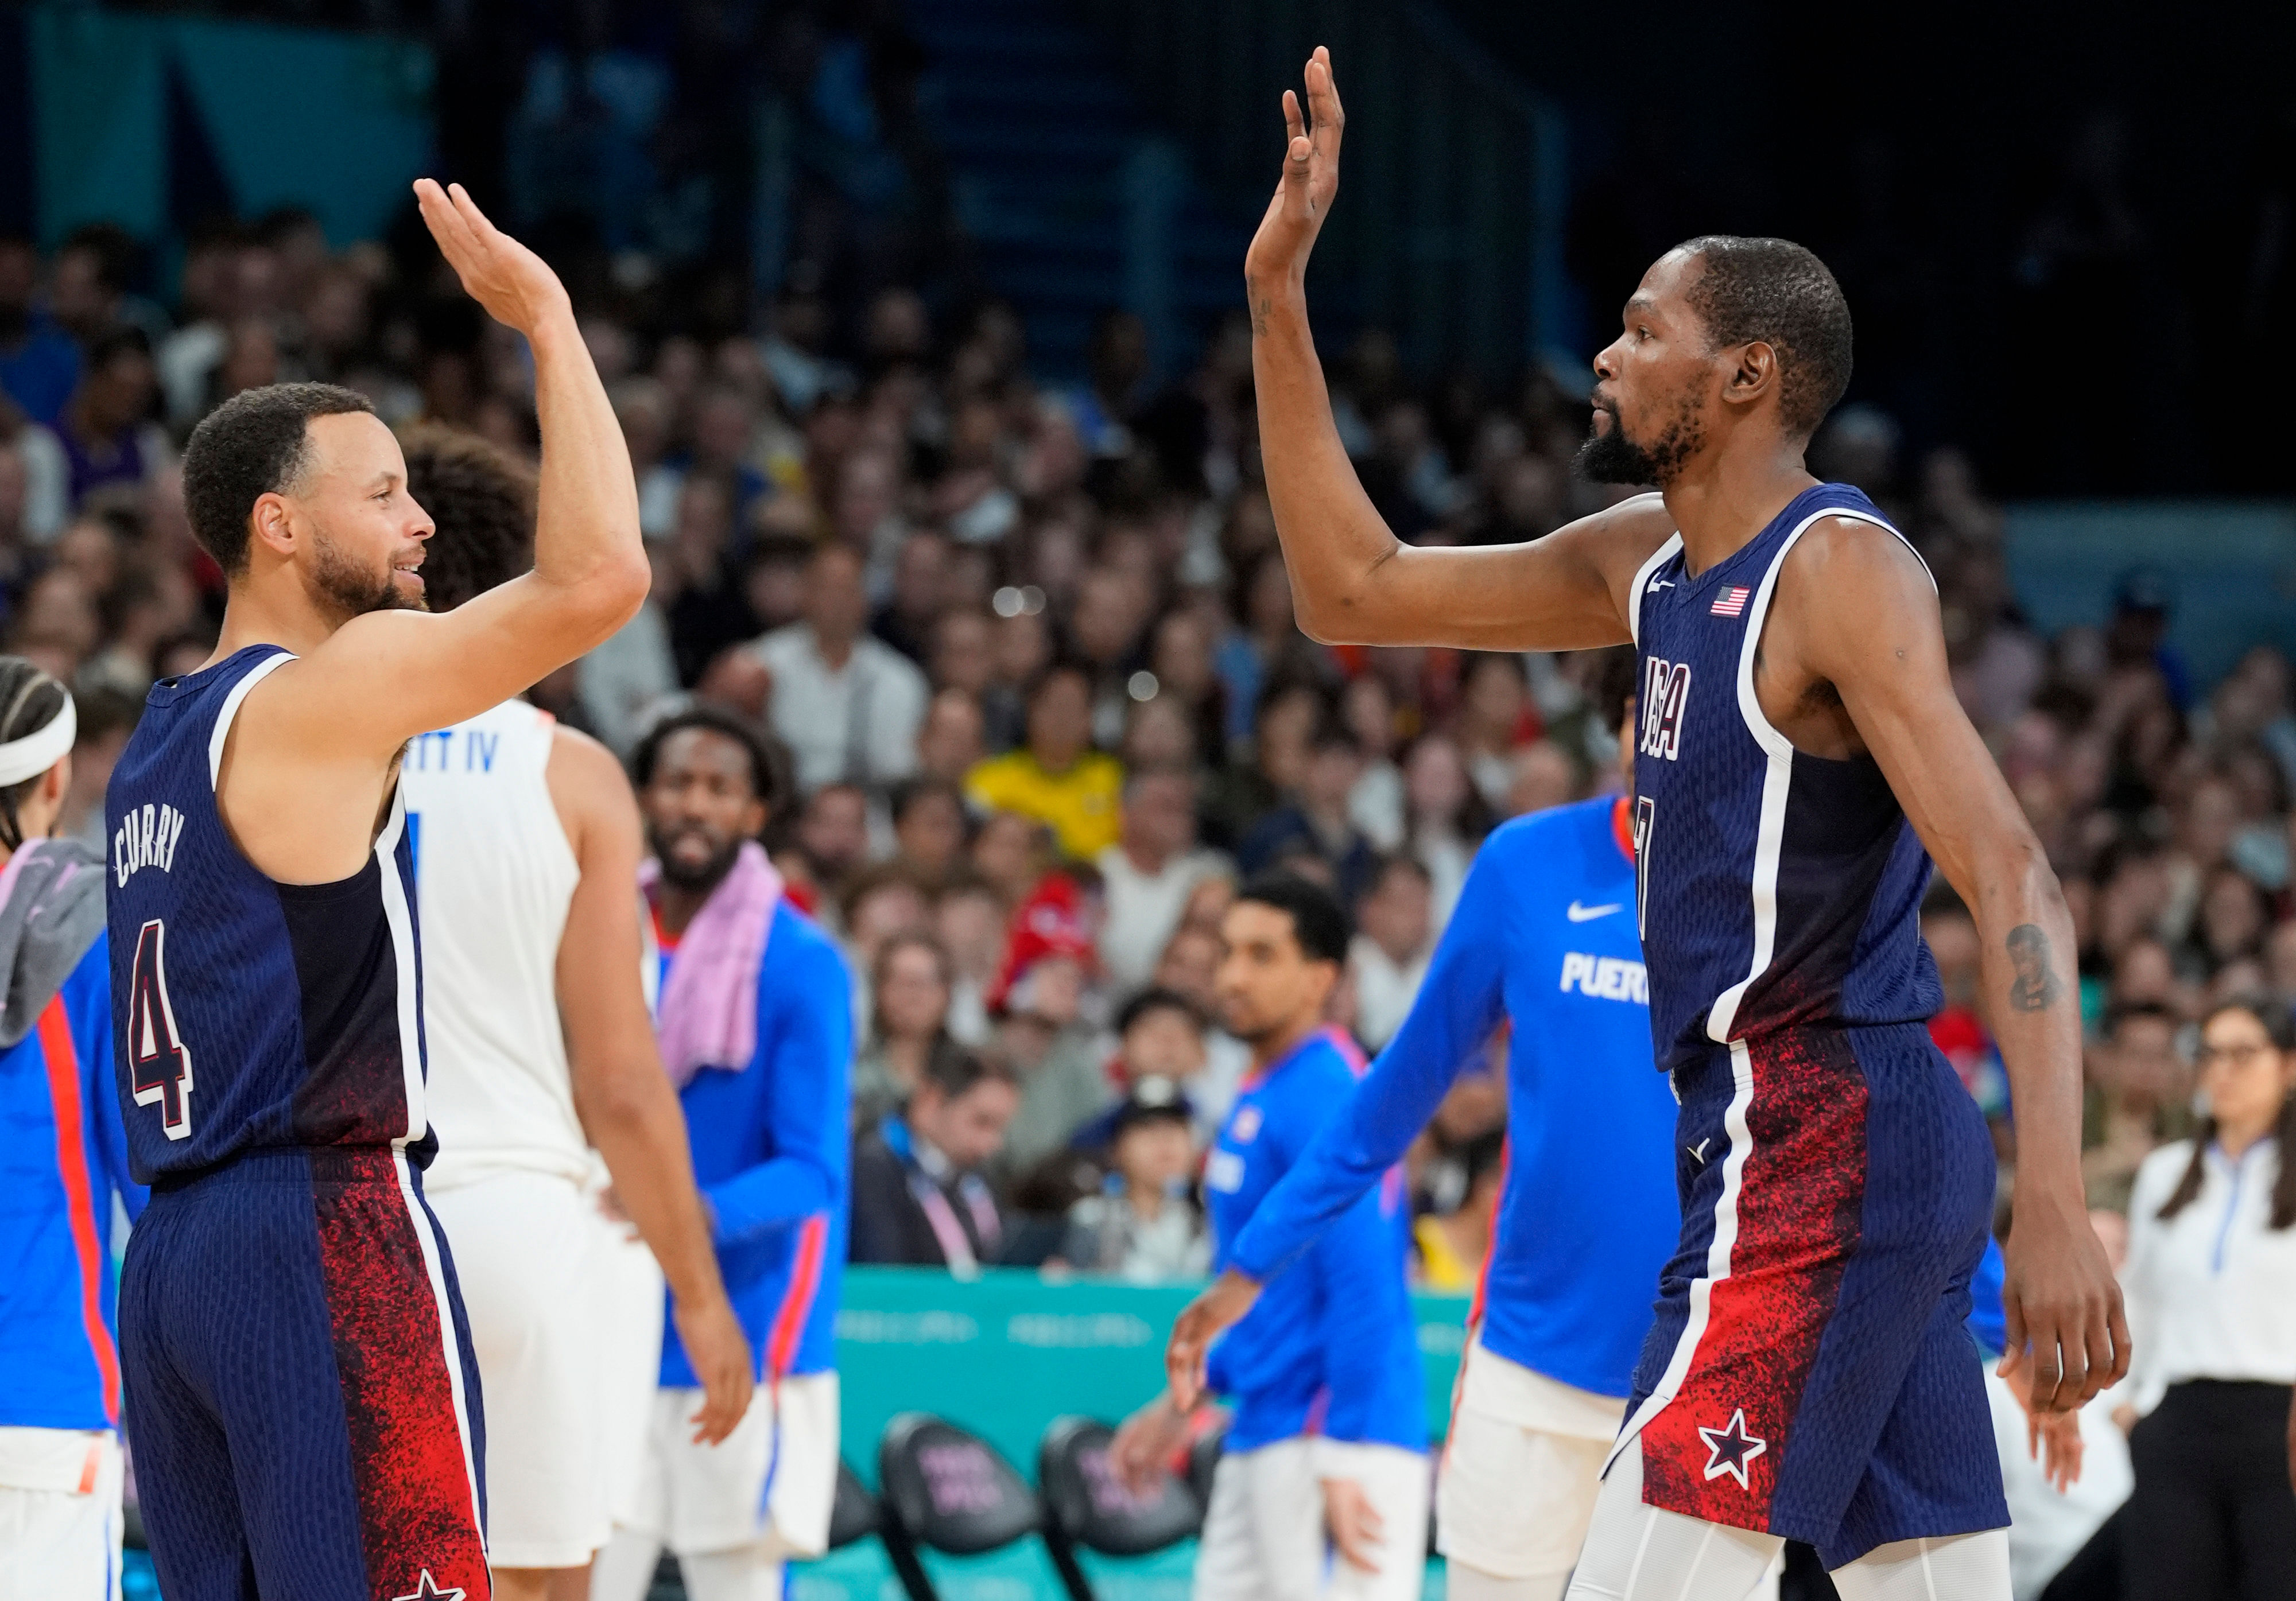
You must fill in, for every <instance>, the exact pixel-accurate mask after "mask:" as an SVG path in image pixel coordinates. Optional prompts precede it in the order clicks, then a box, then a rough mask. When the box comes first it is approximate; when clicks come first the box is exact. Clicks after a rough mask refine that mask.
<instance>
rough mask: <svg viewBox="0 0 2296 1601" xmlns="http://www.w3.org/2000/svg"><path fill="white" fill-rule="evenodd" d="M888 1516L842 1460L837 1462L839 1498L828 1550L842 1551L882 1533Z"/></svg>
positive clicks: (834, 1504) (833, 1512)
mask: <svg viewBox="0 0 2296 1601" xmlns="http://www.w3.org/2000/svg"><path fill="white" fill-rule="evenodd" d="M884 1526H885V1515H884V1512H883V1510H882V1509H881V1507H878V1505H877V1498H876V1497H875V1496H873V1495H871V1494H870V1493H869V1487H868V1486H867V1485H865V1484H864V1483H861V1475H860V1474H857V1473H855V1472H854V1471H853V1469H852V1468H851V1466H849V1465H848V1464H847V1462H846V1460H845V1458H842V1457H840V1458H838V1459H837V1499H836V1500H835V1501H833V1502H832V1503H831V1504H830V1508H829V1548H830V1549H831V1550H832V1551H841V1550H843V1549H844V1548H846V1547H848V1546H849V1545H854V1544H857V1543H858V1542H859V1541H861V1540H866V1539H868V1538H869V1537H870V1536H871V1535H872V1534H876V1533H879V1532H882V1530H883V1528H884Z"/></svg>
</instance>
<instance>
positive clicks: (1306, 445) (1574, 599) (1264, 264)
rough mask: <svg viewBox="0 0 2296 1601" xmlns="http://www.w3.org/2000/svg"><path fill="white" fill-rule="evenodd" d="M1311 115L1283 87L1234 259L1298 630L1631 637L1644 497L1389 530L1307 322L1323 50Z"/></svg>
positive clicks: (1486, 645) (1650, 510) (1452, 636)
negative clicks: (1555, 515) (1527, 526)
mask: <svg viewBox="0 0 2296 1601" xmlns="http://www.w3.org/2000/svg"><path fill="white" fill-rule="evenodd" d="M1307 87H1308V117H1307V118H1302V116H1301V113H1300V100H1299V96H1298V95H1297V94H1293V93H1292V91H1291V90H1289V89H1286V90H1285V91H1284V92H1283V120H1284V123H1285V125H1286V126H1287V127H1288V128H1289V130H1290V133H1291V142H1290V146H1289V149H1288V151H1287V152H1286V154H1285V156H1284V160H1283V181H1282V182H1281V183H1279V184H1277V185H1276V189H1275V198H1274V199H1273V200H1269V201H1268V204H1267V216H1264V217H1263V218H1261V220H1260V224H1259V233H1257V234H1256V235H1254V236H1253V238H1252V241H1251V251H1250V253H1249V254H1248V255H1247V256H1246V257H1244V267H1243V273H1244V287H1245V291H1246V294H1247V296H1248V298H1249V299H1250V302H1251V331H1252V340H1251V370H1252V378H1253V382H1254V385H1255V389H1256V393H1257V395H1258V399H1259V448H1260V457H1261V460H1262V462H1263V463H1264V464H1265V466H1266V469H1267V494H1268V501H1269V503H1270V505H1271V506H1272V507H1273V508H1274V510H1275V527H1276V532H1277V534H1278V535H1280V536H1281V537H1282V540H1283V561H1284V566H1285V567H1286V568H1288V569H1289V570H1290V572H1291V575H1292V600H1293V604H1294V606H1295V607H1296V608H1297V609H1298V611H1299V614H1300V627H1301V628H1303V629H1304V630H1306V631H1307V633H1308V634H1309V635H1310V636H1311V637H1313V638H1316V639H1318V640H1322V641H1326V642H1327V643H1334V644H1338V643H1347V644H1364V645H1453V646H1458V647H1460V648H1463V649H1487V650H1502V649H1514V650H1534V649H1535V650H1576V649H1586V648H1588V647H1592V646H1596V645H1615V644H1620V643H1621V642H1623V641H1625V640H1626V638H1627V632H1628V631H1627V611H1626V592H1627V586H1628V584H1631V583H1632V582H1633V580H1634V575H1635V573H1636V570H1637V569H1638V568H1640V567H1641V566H1642V564H1643V562H1644V560H1647V559H1648V557H1649V556H1650V554H1651V552H1652V551H1654V550H1656V549H1657V548H1658V547H1659V545H1660V544H1661V543H1663V542H1664V541H1665V539H1666V537H1667V535H1669V534H1670V533H1671V532H1673V524H1672V522H1671V521H1670V520H1669V519H1668V518H1667V516H1666V511H1665V508H1664V506H1663V505H1662V504H1661V503H1660V502H1659V501H1658V497H1657V496H1655V495H1651V496H1646V497H1644V498H1642V499H1640V500H1636V501H1632V502H1627V503H1626V504H1625V505H1622V506H1619V507H1615V508H1613V509H1611V511H1603V512H1599V513H1597V514H1596V515H1595V516H1593V517H1590V518H1587V519H1583V520H1582V521H1579V522H1577V523H1573V524H1571V525H1570V527H1567V528H1561V529H1558V530H1556V531H1555V532H1554V533H1553V534H1550V535H1547V536H1546V538H1544V539H1540V540H1536V541H1534V542H1532V543H1529V544H1516V545H1499V546H1492V547H1488V548H1482V549H1462V550H1455V549H1438V548H1429V549H1425V550H1421V549H1417V548H1415V547H1413V546H1410V545H1406V544H1405V543H1402V542H1401V541H1400V540H1398V539H1397V538H1396V536H1395V535H1394V534H1393V533H1392V532H1391V531H1390V529H1389V527H1388V526H1387V524H1386V523H1385V521H1383V520H1382V519H1381V517H1380V515H1379V512H1378V511H1377V510H1376V509H1375V508H1374V506H1373V505H1372V503H1371V499H1370V497H1369V496H1368V495H1366V494H1365V493H1364V489H1363V485H1362V483H1361V481H1360V480H1358V479H1357V477H1356V470H1355V466H1354V464H1353V463H1352V462H1349V460H1348V453H1347V451H1346V449H1345V448H1344V447H1343V446H1342V445H1341V443H1340V434H1339V429H1338V428H1337V427H1336V426H1335V425H1334V424H1333V421H1332V401H1331V396H1330V394H1329V393H1328V392H1327V391H1326V390H1325V388H1324V370H1323V367H1322V364H1321V363H1318V362H1317V361H1316V343H1315V339H1314V337H1313V335H1312V334H1311V333H1310V332H1309V331H1308V294H1307V274H1308V254H1309V252H1310V251H1311V250H1313V249H1314V248H1315V243H1316V233H1318V232H1319V231H1320V230H1321V229H1322V227H1323V225H1324V217H1325V216H1327V215H1328V214H1329V213H1330V210H1331V207H1332V201H1333V198H1334V197H1335V196H1336V195H1337V194H1338V192H1339V186H1340V135H1341V132H1342V131H1343V129H1344V128H1345V127H1346V122H1347V118H1346V114H1345V113H1344V112H1343V111H1342V110H1341V107H1340V95H1339V89H1338V87H1337V86H1336V85H1335V84H1334V83H1333V79H1332V58H1331V53H1330V52H1328V51H1326V50H1325V49H1324V48H1323V47H1322V46H1321V45H1318V46H1316V53H1315V55H1314V56H1313V57H1312V58H1311V59H1310V60H1309V61H1308V71H1307Z"/></svg>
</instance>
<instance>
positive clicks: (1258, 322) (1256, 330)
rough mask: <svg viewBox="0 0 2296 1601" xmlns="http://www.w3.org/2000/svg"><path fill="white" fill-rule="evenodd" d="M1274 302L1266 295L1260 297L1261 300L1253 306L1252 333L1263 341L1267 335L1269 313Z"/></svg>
mask: <svg viewBox="0 0 2296 1601" xmlns="http://www.w3.org/2000/svg"><path fill="white" fill-rule="evenodd" d="M1271 304H1272V302H1271V301H1270V300H1269V299H1268V298H1267V296H1266V295H1262V296H1260V297H1259V299H1258V300H1257V301H1255V302H1254V303H1253V304H1252V307H1251V331H1252V333H1253V334H1254V335H1256V336H1258V337H1259V338H1262V339H1265V338H1266V337H1267V312H1268V308H1269V306H1270V305H1271Z"/></svg>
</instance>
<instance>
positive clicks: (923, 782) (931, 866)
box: [892, 775, 965, 890]
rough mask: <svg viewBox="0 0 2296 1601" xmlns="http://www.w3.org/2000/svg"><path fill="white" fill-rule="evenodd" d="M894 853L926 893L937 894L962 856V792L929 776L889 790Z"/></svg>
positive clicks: (906, 782) (913, 779)
mask: <svg viewBox="0 0 2296 1601" xmlns="http://www.w3.org/2000/svg"><path fill="white" fill-rule="evenodd" d="M892 813H893V846H894V853H895V855H896V857H897V859H898V860H899V861H900V862H902V863H903V864H904V865H905V866H906V867H907V868H908V870H910V871H911V872H912V873H914V874H915V875H916V877H917V879H918V881H919V882H920V883H922V884H923V885H924V886H925V887H926V888H927V889H928V890H937V889H939V887H940V886H941V883H942V881H943V880H944V879H946V878H947V877H948V875H949V870H951V869H952V868H954V867H955V865H956V864H957V862H959V860H961V859H962V857H963V856H964V833H965V828H964V791H963V790H961V789H959V788H957V787H956V786H955V784H953V783H950V782H949V781H948V780H947V779H939V778H933V777H931V776H929V775H925V776H920V777H917V778H912V779H904V780H901V781H900V782H899V783H898V784H896V785H894V786H893V796H892Z"/></svg>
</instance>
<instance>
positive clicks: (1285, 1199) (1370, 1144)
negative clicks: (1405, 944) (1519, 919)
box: [1228, 837, 1507, 1284]
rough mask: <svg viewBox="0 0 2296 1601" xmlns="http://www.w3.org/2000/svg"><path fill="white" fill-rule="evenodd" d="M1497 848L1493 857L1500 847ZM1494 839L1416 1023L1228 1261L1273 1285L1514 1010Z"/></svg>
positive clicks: (1383, 1055) (1398, 1152) (1414, 1012)
mask: <svg viewBox="0 0 2296 1601" xmlns="http://www.w3.org/2000/svg"><path fill="white" fill-rule="evenodd" d="M1493 847H1497V848H1493ZM1505 854H1507V853H1506V851H1505V845H1504V844H1503V842H1501V841H1499V840H1497V838H1496V837H1495V838H1494V840H1493V844H1492V846H1489V847H1486V848H1485V850H1484V851H1483V852H1482V854H1480V855H1478V856H1477V857H1476V859H1475V864H1474V866H1473V868H1472V869H1471V870H1469V872H1468V874H1467V881H1466V883H1465V884H1464V886H1462V887H1461V889H1460V891H1459V904H1458V908H1457V910H1456V911H1454V912H1453V913H1452V915H1451V921H1450V925H1449V926H1448V927H1446V928H1445V929H1444V930H1443V937H1442V939H1441V941H1440V942H1439V943H1437V945H1436V947H1435V955H1434V959H1433V960H1431V962H1430V963H1429V964H1428V968H1427V977H1426V979H1425V980H1424V981H1423V983H1422V984H1420V986H1419V998H1418V999H1417V1000H1416V1001H1413V1002H1412V1003H1411V1011H1410V1014H1409V1015H1408V1016H1407V1017H1405V1018H1404V1020H1403V1025H1402V1027H1400V1028H1398V1030H1396V1033H1395V1037H1394V1038H1393V1039H1392V1040H1390V1041H1388V1045H1387V1049H1386V1050H1382V1051H1381V1052H1380V1053H1379V1059H1378V1060H1377V1061H1375V1062H1374V1063H1373V1064H1372V1066H1371V1071H1370V1072H1369V1073H1367V1074H1365V1075H1364V1078H1363V1082H1360V1083H1359V1084H1357V1086H1356V1087H1355V1091H1354V1093H1353V1094H1352V1095H1350V1096H1349V1098H1348V1101H1347V1104H1346V1105H1345V1106H1344V1107H1341V1110H1340V1112H1339V1114H1338V1115H1336V1116H1334V1117H1333V1118H1332V1119H1331V1121H1330V1122H1329V1123H1326V1124H1325V1125H1324V1130H1323V1131H1322V1133H1321V1134H1320V1135H1318V1136H1317V1137H1316V1140H1315V1142H1314V1143H1313V1144H1312V1145H1310V1146H1309V1147H1308V1150H1307V1152H1306V1154H1305V1155H1304V1156H1302V1157H1301V1158H1300V1161H1299V1163H1298V1164H1296V1165H1294V1166H1293V1167H1292V1171H1291V1172H1289V1173H1287V1174H1286V1175H1285V1176H1284V1179H1283V1182H1282V1183H1280V1184H1278V1185H1277V1186H1276V1187H1275V1188H1274V1189H1272V1190H1270V1191H1269V1192H1268V1194H1267V1198H1266V1199H1265V1200H1263V1201H1261V1202H1260V1204H1259V1207H1258V1208H1257V1209H1256V1210H1255V1211H1254V1212H1253V1213H1252V1215H1251V1222H1250V1223H1248V1224H1247V1225H1245V1227H1244V1229H1243V1232H1242V1234H1240V1235H1238V1236H1237V1237H1236V1241H1235V1248H1234V1250H1233V1251H1231V1252H1230V1253H1229V1254H1228V1260H1229V1262H1230V1263H1231V1265H1233V1266H1234V1268H1235V1269H1236V1270H1237V1271H1238V1272H1241V1273H1242V1274H1243V1275H1244V1276H1245V1277H1246V1278H1254V1279H1258V1280H1259V1282H1261V1283H1263V1284H1264V1283H1266V1282H1267V1280H1268V1279H1269V1278H1274V1277H1275V1275H1276V1274H1278V1273H1280V1272H1282V1271H1283V1270H1284V1269H1285V1268H1286V1267H1288V1266H1290V1265H1291V1264H1292V1262H1295V1261H1297V1260H1298V1259H1299V1258H1300V1255H1301V1254H1303V1253H1304V1252H1306V1251H1307V1250H1308V1247H1309V1246H1312V1245H1314V1244H1315V1241H1316V1235H1317V1234H1318V1233H1319V1232H1320V1231H1321V1230H1322V1229H1324V1228H1325V1227H1326V1226H1328V1225H1329V1224H1330V1223H1331V1222H1332V1221H1333V1219H1335V1218H1337V1217H1339V1216H1340V1215H1341V1213H1344V1212H1346V1211H1347V1209H1348V1208H1349V1206H1350V1205H1354V1204H1355V1202H1356V1200H1357V1197H1360V1196H1362V1195H1363V1194H1364V1193H1365V1191H1367V1190H1369V1189H1370V1188H1373V1186H1374V1185H1376V1184H1377V1183H1378V1182H1379V1180H1380V1175H1381V1174H1382V1173H1384V1172H1387V1170H1388V1169H1389V1168H1390V1167H1392V1166H1394V1165H1395V1164H1396V1163H1397V1162H1398V1160H1400V1159H1401V1157H1402V1156H1403V1153H1404V1151H1405V1150H1406V1148H1408V1147H1409V1146H1410V1144H1411V1142H1412V1140H1413V1139H1415V1138H1416V1137H1417V1136H1418V1133H1419V1131H1420V1130H1421V1129H1423V1128H1424V1127H1426V1126H1427V1120H1428V1119H1429V1118H1430V1117H1432V1116H1433V1115H1435V1108H1436V1107H1439V1106H1440V1105H1441V1104H1442V1101H1443V1097H1444V1095H1445V1094H1446V1093H1447V1091H1448V1090H1450V1088H1451V1082H1452V1080H1454V1079H1456V1077H1457V1076H1458V1074H1459V1068H1460V1066H1462V1065H1463V1064H1464V1062H1465V1061H1466V1060H1467V1059H1468V1058H1470V1057H1472V1056H1473V1055H1474V1054H1475V1053H1476V1052H1477V1051H1478V1050H1481V1049H1482V1047H1483V1046H1484V1045H1485V1044H1486V1043H1487V1042H1488V1041H1489V1039H1490V1037H1491V1031H1492V1030H1493V1029H1495V1028H1497V1026H1498V1024H1499V1018H1500V1017H1501V1016H1502V1014H1503V1013H1504V1012H1505V1004H1506V992H1505V982H1504V980H1505V971H1506V944H1507V941H1506V938H1505V930H1506V923H1507V910H1506V886H1505V883H1504V882H1503V879H1504V878H1505V870H1504V864H1503V863H1501V864H1497V865H1495V864H1494V862H1493V857H1494V856H1495V855H1500V856H1503V855H1505Z"/></svg>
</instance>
